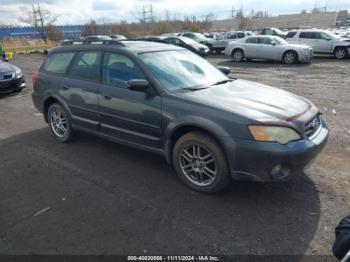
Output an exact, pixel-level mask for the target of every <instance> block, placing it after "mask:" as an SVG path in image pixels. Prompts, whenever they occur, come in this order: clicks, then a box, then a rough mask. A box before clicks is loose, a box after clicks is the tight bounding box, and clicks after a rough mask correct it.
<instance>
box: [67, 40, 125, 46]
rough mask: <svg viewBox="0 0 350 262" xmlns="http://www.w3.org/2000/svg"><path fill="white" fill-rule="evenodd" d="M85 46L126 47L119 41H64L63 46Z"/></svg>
mask: <svg viewBox="0 0 350 262" xmlns="http://www.w3.org/2000/svg"><path fill="white" fill-rule="evenodd" d="M84 44H103V45H119V46H126V45H125V44H124V43H122V41H117V40H68V41H63V42H62V43H61V46H65V45H84Z"/></svg>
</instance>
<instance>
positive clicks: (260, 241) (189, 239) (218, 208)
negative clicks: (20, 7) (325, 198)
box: [0, 128, 320, 261]
mask: <svg viewBox="0 0 350 262" xmlns="http://www.w3.org/2000/svg"><path fill="white" fill-rule="evenodd" d="M0 161H1V163H2V167H1V169H2V175H1V177H0V197H1V199H3V200H4V201H3V202H2V207H1V208H0V210H1V212H3V213H2V214H3V216H1V218H0V236H1V235H4V232H6V239H7V240H6V241H7V242H6V243H7V246H6V244H5V249H4V250H5V253H16V252H19V253H21V254H26V253H37V254H46V253H53V254H72V253H78V254H130V253H133V252H134V253H135V254H142V253H147V254H221V255H225V254H226V255H227V254H231V255H232V254H234V255H245V254H253V255H293V256H292V257H289V259H291V260H290V261H299V260H300V257H301V256H302V255H303V254H304V252H305V250H306V249H307V248H308V246H309V243H310V241H311V240H312V239H313V236H314V234H315V231H316V230H317V227H318V223H319V219H320V199H319V194H318V191H317V190H316V188H315V185H314V184H313V182H312V181H311V180H310V178H309V177H307V176H305V175H300V176H297V177H295V178H294V179H291V180H290V181H288V182H284V183H269V184H260V183H247V182H232V184H231V185H230V186H229V187H228V188H227V189H225V190H224V191H222V192H220V193H218V194H215V195H205V194H201V193H197V192H194V191H192V190H190V189H189V188H187V187H185V186H184V185H183V184H182V183H181V182H179V180H178V179H177V178H176V175H175V173H174V171H173V169H172V167H171V166H169V165H168V164H167V163H166V162H165V159H164V158H163V157H162V156H159V155H155V154H151V153H148V152H145V151H141V150H137V149H133V148H129V147H125V146H121V145H118V144H114V143H111V142H109V141H106V140H103V139H100V138H98V137H94V136H91V135H88V134H81V135H80V138H79V140H78V141H76V142H73V143H69V144H61V143H59V142H57V141H56V140H55V139H54V138H53V137H52V136H51V134H50V131H49V129H48V128H42V129H38V130H35V131H32V132H28V133H24V134H21V135H17V136H14V137H11V138H8V139H5V140H1V141H0ZM13 192H16V194H13ZM10 194H12V195H10ZM63 196H64V198H65V201H64V204H62V203H63V201H61V198H62V197H63ZM9 199H11V200H9ZM39 204H40V205H39ZM24 205H25V206H26V208H24ZM40 206H43V207H45V206H50V207H51V208H52V211H50V212H49V213H48V214H46V215H45V216H41V217H39V218H37V219H35V220H33V219H32V221H31V223H28V222H17V223H18V224H17V225H16V228H17V230H19V231H18V232H17V231H16V228H14V229H11V230H8V228H9V225H11V224H13V223H14V221H22V220H23V217H25V216H26V215H28V214H27V213H29V214H30V212H34V210H37V209H39V207H40ZM21 207H22V209H21ZM32 209H33V210H32ZM14 210H15V211H14ZM26 212H27V213H26ZM21 218H22V220H21ZM36 221H38V222H36ZM21 223H23V225H21ZM23 228H26V230H25V231H24V232H23V234H19V232H21V231H20V230H23ZM34 231H35V232H36V233H33V232H34ZM38 232H40V234H39V233H38ZM37 235H39V236H37ZM288 261H289V260H288Z"/></svg>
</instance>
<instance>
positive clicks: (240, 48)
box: [231, 46, 245, 57]
mask: <svg viewBox="0 0 350 262" xmlns="http://www.w3.org/2000/svg"><path fill="white" fill-rule="evenodd" d="M236 50H241V51H242V52H243V56H244V57H245V52H244V49H243V48H242V47H239V46H235V47H234V48H233V49H232V51H231V56H232V55H233V52H234V51H236Z"/></svg>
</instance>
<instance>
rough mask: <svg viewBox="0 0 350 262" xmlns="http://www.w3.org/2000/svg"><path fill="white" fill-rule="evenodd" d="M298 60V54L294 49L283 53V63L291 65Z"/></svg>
mask: <svg viewBox="0 0 350 262" xmlns="http://www.w3.org/2000/svg"><path fill="white" fill-rule="evenodd" d="M297 62H298V55H297V53H296V52H294V51H288V52H286V53H285V54H284V55H283V63H285V64H288V65H291V64H295V63H297Z"/></svg>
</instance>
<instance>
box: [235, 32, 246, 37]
mask: <svg viewBox="0 0 350 262" xmlns="http://www.w3.org/2000/svg"><path fill="white" fill-rule="evenodd" d="M244 37H245V34H244V33H241V32H240V33H237V38H244Z"/></svg>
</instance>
